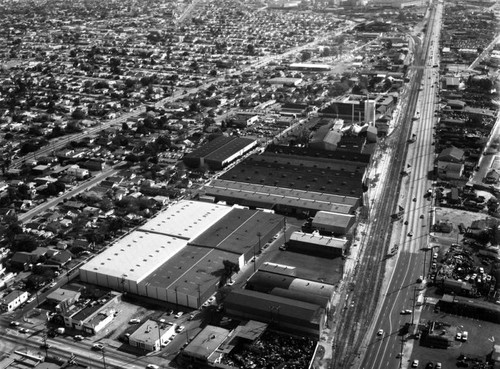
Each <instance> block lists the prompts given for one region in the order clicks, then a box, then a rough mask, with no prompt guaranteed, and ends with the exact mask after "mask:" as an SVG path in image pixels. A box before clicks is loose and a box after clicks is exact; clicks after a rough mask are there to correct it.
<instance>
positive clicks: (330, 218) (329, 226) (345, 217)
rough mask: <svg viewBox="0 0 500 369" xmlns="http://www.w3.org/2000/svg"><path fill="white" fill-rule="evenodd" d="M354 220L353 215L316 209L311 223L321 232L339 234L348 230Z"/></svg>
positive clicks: (343, 233)
mask: <svg viewBox="0 0 500 369" xmlns="http://www.w3.org/2000/svg"><path fill="white" fill-rule="evenodd" d="M355 221H356V217H355V216H354V215H349V214H342V213H334V212H330V211H318V212H317V213H316V215H315V216H314V218H313V220H312V223H311V225H312V227H313V228H315V229H317V230H318V231H319V232H320V233H322V234H328V235H338V236H341V235H345V234H347V233H348V232H349V230H350V229H351V227H352V226H353V225H354V223H355Z"/></svg>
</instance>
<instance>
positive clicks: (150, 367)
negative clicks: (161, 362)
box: [146, 364, 160, 369]
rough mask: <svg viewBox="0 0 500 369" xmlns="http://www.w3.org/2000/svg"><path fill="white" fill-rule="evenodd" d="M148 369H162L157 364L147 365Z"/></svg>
mask: <svg viewBox="0 0 500 369" xmlns="http://www.w3.org/2000/svg"><path fill="white" fill-rule="evenodd" d="M146 369H160V367H159V366H158V365H155V364H148V365H146Z"/></svg>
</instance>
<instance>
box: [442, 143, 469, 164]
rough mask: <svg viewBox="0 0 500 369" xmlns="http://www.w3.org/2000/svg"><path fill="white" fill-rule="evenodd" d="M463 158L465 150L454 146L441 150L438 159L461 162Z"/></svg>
mask: <svg viewBox="0 0 500 369" xmlns="http://www.w3.org/2000/svg"><path fill="white" fill-rule="evenodd" d="M463 158H464V150H462V149H459V148H457V147H454V146H452V147H448V148H446V149H444V150H443V151H441V153H440V154H439V156H438V161H446V162H452V163H457V162H461V161H462V160H463Z"/></svg>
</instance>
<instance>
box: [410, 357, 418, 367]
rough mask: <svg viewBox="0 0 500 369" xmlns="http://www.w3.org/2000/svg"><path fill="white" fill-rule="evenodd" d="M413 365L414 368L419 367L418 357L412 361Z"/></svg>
mask: <svg viewBox="0 0 500 369" xmlns="http://www.w3.org/2000/svg"><path fill="white" fill-rule="evenodd" d="M411 367H412V368H417V367H418V360H417V359H415V360H413V362H412V363H411Z"/></svg>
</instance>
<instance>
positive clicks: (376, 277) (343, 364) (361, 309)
mask: <svg viewBox="0 0 500 369" xmlns="http://www.w3.org/2000/svg"><path fill="white" fill-rule="evenodd" d="M439 9H440V10H439V11H432V12H431V13H430V14H431V15H430V19H431V22H432V25H429V26H430V27H429V31H428V33H427V37H426V38H425V39H424V43H423V45H422V48H420V46H419V42H420V40H419V39H418V38H415V42H416V47H417V50H416V52H415V58H414V59H415V62H414V63H415V64H414V66H413V67H412V70H411V73H410V75H411V79H410V83H409V86H408V88H407V91H406V92H405V93H404V94H403V96H401V100H402V102H403V103H402V114H401V115H400V120H401V122H400V124H398V126H397V128H396V130H395V131H394V132H393V134H392V135H391V136H392V137H389V138H388V139H386V141H385V142H384V144H385V145H386V146H387V147H390V148H392V150H393V151H392V152H391V153H392V155H390V163H389V165H388V173H385V175H386V178H385V179H384V181H385V183H384V184H382V185H381V194H380V196H378V197H377V198H376V199H373V200H375V201H374V206H373V209H372V210H371V215H370V217H369V220H368V223H369V224H368V230H367V234H366V236H365V237H364V240H363V244H364V245H366V246H365V250H364V251H363V254H362V256H361V258H360V260H359V263H358V265H357V266H356V273H355V277H354V280H353V282H351V283H350V285H351V290H350V291H349V293H348V296H347V298H346V299H347V301H346V304H345V306H344V308H343V310H342V311H341V313H340V317H339V318H338V322H337V328H336V329H335V331H336V332H337V336H336V337H335V339H334V342H333V347H332V349H333V352H334V356H333V358H334V360H333V361H332V365H331V367H332V368H348V367H351V366H353V367H362V368H365V367H366V368H381V367H385V366H386V365H387V366H389V364H390V363H391V362H393V360H394V359H392V357H391V354H390V353H389V351H390V349H392V348H393V345H392V343H394V342H392V343H391V344H390V345H389V344H387V345H385V344H386V342H388V340H391V339H392V340H393V341H395V342H397V339H396V338H395V336H396V334H394V332H393V327H392V320H391V318H392V314H391V315H390V318H389V319H388V316H387V314H388V313H389V312H390V311H396V312H397V316H398V319H399V314H400V310H402V309H407V308H408V306H407V302H406V300H404V297H403V295H402V294H398V293H397V292H396V293H394V291H399V290H401V289H407V288H408V287H407V286H406V285H405V284H404V283H407V281H408V280H410V279H411V280H412V282H411V284H410V285H413V284H414V283H415V280H416V277H415V276H414V274H415V273H418V272H417V271H416V269H415V266H417V265H418V266H420V265H421V264H420V262H419V260H417V259H419V258H420V257H421V255H419V253H418V250H419V245H420V243H421V242H422V240H423V239H425V237H426V232H427V230H428V225H427V219H428V216H427V214H425V215H424V219H420V215H421V214H422V213H424V212H425V210H424V208H425V207H426V206H427V204H426V203H425V202H423V200H422V199H424V196H423V195H424V193H425V191H426V189H427V187H426V186H428V171H429V168H432V160H433V157H432V151H431V150H432V145H431V141H432V122H433V119H434V118H433V112H434V105H433V104H434V102H433V100H434V92H433V91H434V90H433V89H434V87H433V86H432V82H433V81H434V79H433V78H435V75H434V71H433V69H432V66H431V67H430V68H427V69H425V70H424V68H425V62H426V60H427V58H431V60H432V58H436V55H437V42H432V45H433V50H434V51H433V52H428V50H429V46H430V45H431V41H430V39H429V36H428V35H429V34H432V33H433V31H431V30H434V28H435V27H438V25H439V22H438V21H435V19H436V14H437V13H439V14H441V8H439ZM435 32H436V31H434V33H435ZM434 37H435V36H434ZM422 53H424V55H422ZM424 75H425V77H426V78H424V79H423V76H424ZM429 76H431V79H428V77H429ZM422 81H423V82H424V86H423V87H422V88H423V93H422V94H421V96H420V99H419V89H420V86H421V83H422ZM417 105H419V107H418V108H417ZM417 109H418V110H417ZM417 111H418V112H419V113H420V114H418V115H419V116H420V120H419V121H418V122H415V123H414V124H413V127H412V118H413V117H414V116H415V112H417ZM414 133H415V134H416V135H417V141H416V143H414V144H410V145H409V147H408V143H407V141H408V139H409V138H410V137H411V135H412V134H414ZM420 136H421V137H420ZM407 157H408V158H409V160H408V161H407V160H406V158H407ZM409 167H412V169H413V170H412V172H411V174H410V176H408V177H404V178H401V176H400V172H401V171H402V169H407V168H409ZM400 186H402V187H401V188H400ZM410 192H412V193H413V194H414V195H411V196H406V198H405V203H404V204H405V208H406V209H407V211H408V213H409V218H408V227H407V228H406V229H402V230H401V231H402V234H403V236H401V239H400V240H397V241H396V242H395V243H398V245H400V246H399V247H400V255H398V256H397V263H396V266H395V269H394V270H395V272H394V275H396V277H397V278H393V279H392V280H393V281H394V283H395V284H397V286H393V285H391V288H390V289H389V290H390V291H391V292H390V293H389V294H387V295H381V293H382V292H383V290H384V288H386V286H387V285H386V284H384V273H385V270H386V267H387V266H390V265H391V263H394V262H395V260H396V258H395V260H386V257H387V251H388V249H389V248H390V247H389V246H392V245H393V242H394V240H391V236H392V233H393V232H392V231H393V229H394V230H397V227H398V226H399V224H396V225H394V224H391V220H390V215H391V214H392V213H394V212H395V210H396V207H397V206H398V200H399V196H400V194H401V196H402V197H403V198H404V197H405V195H407V194H408V193H410ZM414 196H415V197H416V199H415V201H413V197H414ZM424 225H425V227H424ZM410 232H412V234H413V235H412V236H411V237H410V236H407V234H409V233H410ZM394 233H395V234H397V232H394ZM424 242H425V241H424ZM409 258H412V260H409ZM413 259H415V260H413ZM409 262H410V263H409ZM408 263H409V264H408ZM408 265H413V268H408ZM408 269H409V271H407V270H408ZM389 272H390V271H389ZM401 273H402V274H401ZM389 275H390V274H389ZM405 275H406V276H407V277H406V279H407V280H406V282H405V278H404V276H405ZM417 277H418V276H417ZM410 291H411V292H413V290H411V289H410ZM388 297H389V298H388ZM394 301H396V303H395V302H394ZM396 308H397V309H396ZM381 312H382V314H381ZM403 319H407V318H406V317H404V318H403ZM387 320H389V322H388V323H387V322H386V321H387ZM398 328H399V327H398ZM374 329H377V330H378V329H383V330H384V332H386V333H385V335H383V336H382V337H383V339H378V340H373V339H372V338H371V337H372V336H373V333H372V332H373V330H374ZM397 343H398V347H399V342H397ZM384 345H385V346H384ZM365 352H366V354H365ZM381 353H382V354H381ZM386 353H387V354H386ZM394 355H395V354H394ZM396 364H397V361H396Z"/></svg>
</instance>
